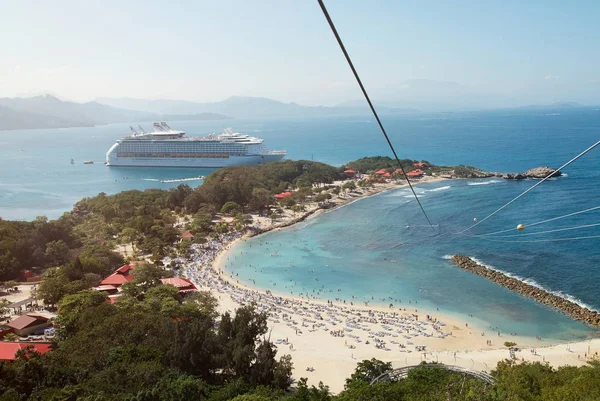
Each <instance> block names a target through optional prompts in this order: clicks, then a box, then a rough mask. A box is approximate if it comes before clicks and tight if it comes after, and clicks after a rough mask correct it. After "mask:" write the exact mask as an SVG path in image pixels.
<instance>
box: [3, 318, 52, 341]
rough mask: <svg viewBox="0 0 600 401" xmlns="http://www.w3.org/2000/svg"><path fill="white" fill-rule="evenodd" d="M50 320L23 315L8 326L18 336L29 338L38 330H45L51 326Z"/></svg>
mask: <svg viewBox="0 0 600 401" xmlns="http://www.w3.org/2000/svg"><path fill="white" fill-rule="evenodd" d="M48 320H49V319H48V318H47V317H44V316H38V315H21V316H19V317H18V318H16V319H15V320H11V321H10V322H8V323H7V324H6V325H7V326H8V327H10V328H11V329H12V331H13V332H14V333H15V334H16V335H18V336H27V335H29V334H31V333H33V332H35V331H36V330H39V329H45V328H46V327H48V326H50V323H48Z"/></svg>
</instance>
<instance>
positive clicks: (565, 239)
mask: <svg viewBox="0 0 600 401" xmlns="http://www.w3.org/2000/svg"><path fill="white" fill-rule="evenodd" d="M480 238H481V237H480ZM591 238H600V235H590V236H586V237H571V238H551V239H536V240H520V241H509V240H501V239H492V238H486V237H483V238H481V239H483V240H486V241H492V242H505V243H514V244H517V243H522V242H558V241H576V240H582V239H591Z"/></svg>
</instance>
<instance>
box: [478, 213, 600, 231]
mask: <svg viewBox="0 0 600 401" xmlns="http://www.w3.org/2000/svg"><path fill="white" fill-rule="evenodd" d="M598 209H600V206H595V207H592V208H589V209H585V210H580V211H579V212H573V213H569V214H565V215H564V216H558V217H553V218H551V219H547V220H542V221H538V222H535V223H530V224H523V225H524V226H525V227H527V228H529V227H534V226H538V225H540V224H545V223H549V222H551V221H555V220H560V219H565V218H567V217H571V216H575V215H578V214H582V213H587V212H592V211H594V210H598ZM514 230H515V228H514V227H511V228H507V229H505V230H500V231H494V232H492V233H487V234H471V235H472V236H473V237H487V236H490V235H496V234H502V233H507V232H509V231H514Z"/></svg>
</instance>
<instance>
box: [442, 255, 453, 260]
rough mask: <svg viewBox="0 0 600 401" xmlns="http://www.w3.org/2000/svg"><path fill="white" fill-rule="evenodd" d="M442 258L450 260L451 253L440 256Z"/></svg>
mask: <svg viewBox="0 0 600 401" xmlns="http://www.w3.org/2000/svg"><path fill="white" fill-rule="evenodd" d="M442 259H446V260H452V255H444V256H442Z"/></svg>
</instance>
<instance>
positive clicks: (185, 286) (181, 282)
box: [160, 277, 198, 294]
mask: <svg viewBox="0 0 600 401" xmlns="http://www.w3.org/2000/svg"><path fill="white" fill-rule="evenodd" d="M160 282H161V283H163V284H166V285H172V286H174V287H176V288H177V289H178V290H179V291H178V292H179V293H180V294H185V293H188V292H193V291H198V288H196V286H195V285H194V283H192V282H191V281H190V280H188V279H187V278H181V277H170V278H161V279H160Z"/></svg>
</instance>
